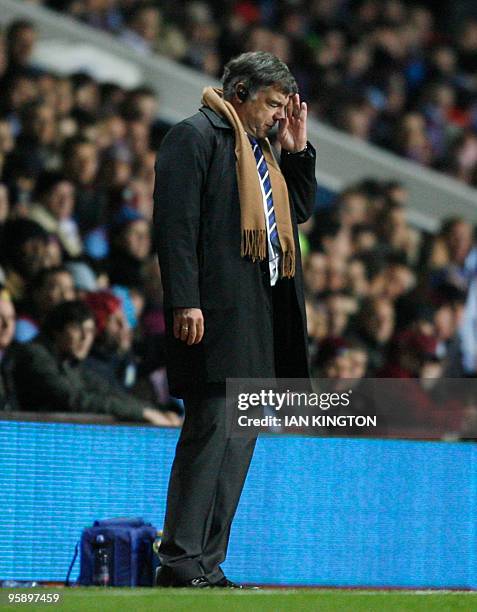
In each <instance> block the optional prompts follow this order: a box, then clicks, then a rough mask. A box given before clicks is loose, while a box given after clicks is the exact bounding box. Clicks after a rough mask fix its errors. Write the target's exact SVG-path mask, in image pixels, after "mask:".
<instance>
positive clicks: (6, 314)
mask: <svg viewBox="0 0 477 612" xmlns="http://www.w3.org/2000/svg"><path fill="white" fill-rule="evenodd" d="M14 332H15V309H14V308H13V304H12V303H11V302H10V301H9V300H4V299H1V298H0V351H4V350H5V349H6V348H7V347H8V346H9V345H10V343H11V341H12V340H13V334H14Z"/></svg>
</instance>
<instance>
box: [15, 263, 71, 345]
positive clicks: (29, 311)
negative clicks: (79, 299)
mask: <svg viewBox="0 0 477 612" xmlns="http://www.w3.org/2000/svg"><path fill="white" fill-rule="evenodd" d="M75 297H76V294H75V288H74V284H73V277H72V275H71V274H70V272H68V270H67V269H66V268H64V267H63V266H57V267H54V268H45V269H43V270H40V272H39V273H38V274H37V276H35V277H34V278H33V279H32V280H31V282H30V284H29V286H28V292H27V295H26V299H25V300H24V301H23V302H22V304H21V305H20V306H19V314H18V319H17V326H16V331H15V340H17V342H29V341H30V340H33V338H35V337H36V336H37V335H38V333H39V331H40V327H41V325H42V323H43V321H44V320H45V318H46V316H47V315H48V313H49V312H50V311H51V310H52V309H53V308H54V307H55V306H56V305H57V304H61V303H62V302H68V301H71V300H74V299H75Z"/></svg>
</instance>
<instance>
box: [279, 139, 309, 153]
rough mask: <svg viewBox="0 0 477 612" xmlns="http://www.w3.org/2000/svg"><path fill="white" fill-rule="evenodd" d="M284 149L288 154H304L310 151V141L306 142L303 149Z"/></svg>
mask: <svg viewBox="0 0 477 612" xmlns="http://www.w3.org/2000/svg"><path fill="white" fill-rule="evenodd" d="M283 150H284V151H285V153H287V154H288V155H302V154H303V153H306V152H307V151H308V143H307V142H306V143H305V146H304V147H303V148H302V149H299V150H298V151H288V150H287V149H283Z"/></svg>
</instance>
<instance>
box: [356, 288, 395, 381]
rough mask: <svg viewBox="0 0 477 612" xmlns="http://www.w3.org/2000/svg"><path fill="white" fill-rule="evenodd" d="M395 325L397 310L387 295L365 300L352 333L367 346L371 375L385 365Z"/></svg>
mask: <svg viewBox="0 0 477 612" xmlns="http://www.w3.org/2000/svg"><path fill="white" fill-rule="evenodd" d="M394 327H395V310H394V306H393V303H392V301H391V300H389V299H388V298H385V297H377V298H370V299H368V300H366V302H364V304H363V306H362V308H361V310H360V312H359V315H358V317H357V324H356V329H355V330H352V335H353V336H356V338H357V339H358V340H360V341H361V343H362V344H363V345H364V346H365V347H366V350H367V352H368V357H369V375H371V376H372V375H374V374H375V373H376V372H377V371H378V370H379V369H380V368H382V367H383V365H384V362H385V360H386V350H387V348H388V343H389V341H390V340H391V338H392V335H393V333H394Z"/></svg>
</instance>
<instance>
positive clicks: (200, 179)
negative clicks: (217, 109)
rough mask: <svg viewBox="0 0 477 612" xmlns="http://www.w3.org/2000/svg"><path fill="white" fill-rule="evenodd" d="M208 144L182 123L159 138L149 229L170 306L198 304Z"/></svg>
mask: <svg viewBox="0 0 477 612" xmlns="http://www.w3.org/2000/svg"><path fill="white" fill-rule="evenodd" d="M209 157H210V155H209V147H208V146H207V145H206V142H205V140H204V137H203V136H202V135H201V134H200V132H199V131H198V130H197V128H195V127H194V126H193V125H191V124H188V123H187V122H182V123H179V124H178V125H176V126H175V127H174V128H172V130H171V131H170V132H169V133H168V135H167V136H166V138H165V139H164V141H163V143H162V145H161V147H160V149H159V152H158V155H157V162H156V182H155V188H154V234H155V239H156V248H157V253H158V256H159V265H160V268H161V278H162V284H163V288H164V303H165V305H166V307H169V308H200V305H201V304H200V293H199V261H198V251H197V249H198V238H199V227H200V205H201V196H202V192H203V189H204V185H205V182H206V174H207V168H208V158H209Z"/></svg>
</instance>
